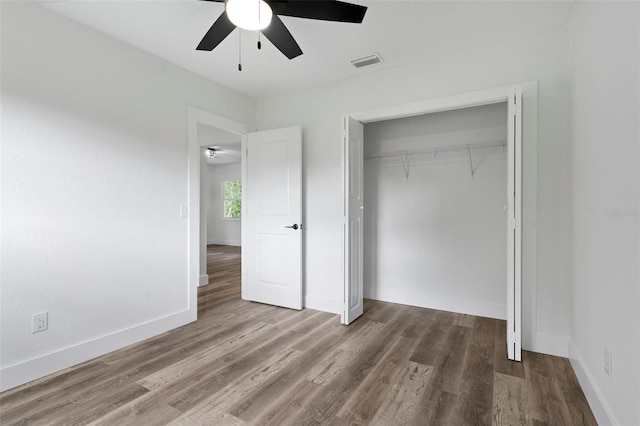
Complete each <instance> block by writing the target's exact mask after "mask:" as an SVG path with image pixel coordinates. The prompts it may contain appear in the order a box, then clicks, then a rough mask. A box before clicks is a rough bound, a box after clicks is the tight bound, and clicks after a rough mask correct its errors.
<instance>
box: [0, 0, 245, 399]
mask: <svg viewBox="0 0 640 426" xmlns="http://www.w3.org/2000/svg"><path fill="white" fill-rule="evenodd" d="M1 23H2V25H1V31H2V34H1V35H2V114H3V115H2V160H1V161H2V163H1V164H2V168H1V169H2V170H1V173H2V198H3V200H2V201H3V206H2V223H1V225H2V242H1V244H2V245H1V249H2V254H1V265H2V287H1V290H0V291H1V309H2V313H1V315H2V316H1V323H0V326H1V329H2V345H1V363H2V377H1V379H2V383H1V386H2V389H6V388H9V387H12V386H15V385H17V384H19V383H23V382H25V381H28V380H31V379H34V378H36V377H39V376H42V375H45V374H47V373H50V372H52V371H56V370H58V369H61V368H63V367H67V366H69V365H73V364H76V363H78V362H81V361H84V360H86V359H89V358H92V357H94V356H96V355H99V354H102V353H105V352H108V351H110V350H113V349H115V348H117V347H121V346H124V345H126V344H129V343H131V342H134V341H138V340H141V339H143V338H146V337H149V336H151V335H154V334H158V333H160V332H164V331H166V330H168V329H170V328H173V327H176V326H178V325H181V324H184V323H186V322H189V321H192V320H194V319H195V316H196V312H195V310H194V309H193V308H194V307H195V303H194V301H193V300H190V291H191V289H190V288H189V285H188V282H187V266H188V265H187V243H188V241H187V240H188V234H187V220H186V219H182V218H180V210H179V208H180V205H181V204H183V203H186V202H187V200H188V194H187V149H188V146H187V106H188V105H194V106H197V107H199V108H202V109H205V110H208V111H211V112H214V113H216V114H220V115H223V116H227V117H229V118H231V119H234V120H237V121H240V122H245V123H248V124H251V123H253V121H254V119H255V101H253V100H252V99H250V98H247V97H245V96H241V95H239V94H237V93H235V92H233V91H231V90H229V89H226V88H224V87H221V86H219V85H216V84H214V83H211V82H209V81H207V80H204V79H202V78H200V77H198V76H195V75H194V74H192V73H189V72H187V71H184V70H182V69H180V68H178V67H176V66H174V65H171V64H169V63H167V62H164V61H162V60H159V59H157V58H155V57H152V56H150V55H148V54H144V53H141V52H140V51H138V50H136V49H134V48H131V47H129V46H127V45H124V44H122V43H120V42H118V41H115V40H113V39H111V38H108V37H106V36H103V35H100V34H99V33H97V32H94V31H92V30H90V29H88V28H86V27H83V26H81V25H78V24H76V23H74V22H72V21H69V20H67V19H65V18H62V17H60V16H58V15H55V14H53V13H51V12H49V11H47V10H45V9H42V8H41V7H39V6H38V5H36V4H34V3H31V2H2V22H1ZM41 311H48V312H49V330H48V331H46V332H43V333H38V334H31V329H30V328H31V315H32V314H33V313H36V312H41Z"/></svg>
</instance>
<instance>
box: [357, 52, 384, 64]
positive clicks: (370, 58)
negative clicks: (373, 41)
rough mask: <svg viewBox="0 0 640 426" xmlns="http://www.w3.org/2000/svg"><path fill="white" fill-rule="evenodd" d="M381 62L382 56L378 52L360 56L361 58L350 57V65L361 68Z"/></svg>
mask: <svg viewBox="0 0 640 426" xmlns="http://www.w3.org/2000/svg"><path fill="white" fill-rule="evenodd" d="M381 62H383V60H382V56H380V54H379V53H378V52H374V53H372V54H370V55H367V56H362V57H361V58H357V59H352V60H351V65H353V66H354V67H356V68H362V67H366V66H369V65H374V64H379V63H381Z"/></svg>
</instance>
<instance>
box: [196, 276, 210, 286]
mask: <svg viewBox="0 0 640 426" xmlns="http://www.w3.org/2000/svg"><path fill="white" fill-rule="evenodd" d="M207 284H209V275H208V274H204V275H200V280H199V281H198V286H200V287H202V286H203V285H207Z"/></svg>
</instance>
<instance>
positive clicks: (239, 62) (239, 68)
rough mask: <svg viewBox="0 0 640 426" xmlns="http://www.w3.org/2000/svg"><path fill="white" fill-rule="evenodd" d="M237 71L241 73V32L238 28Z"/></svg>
mask: <svg viewBox="0 0 640 426" xmlns="http://www.w3.org/2000/svg"><path fill="white" fill-rule="evenodd" d="M238 71H242V30H241V29H240V28H238Z"/></svg>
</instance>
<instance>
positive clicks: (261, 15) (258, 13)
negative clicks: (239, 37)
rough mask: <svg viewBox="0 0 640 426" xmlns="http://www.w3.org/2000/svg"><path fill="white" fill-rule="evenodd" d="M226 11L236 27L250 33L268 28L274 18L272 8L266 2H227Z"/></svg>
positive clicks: (262, 0) (230, 0)
mask: <svg viewBox="0 0 640 426" xmlns="http://www.w3.org/2000/svg"><path fill="white" fill-rule="evenodd" d="M225 10H226V11H227V16H228V17H229V20H230V21H231V22H232V23H233V24H234V25H235V26H236V27H239V28H242V29H244V30H250V31H259V30H263V29H265V28H267V27H268V26H269V24H270V23H271V17H272V16H273V12H272V11H271V7H269V5H268V4H267V3H266V2H264V0H227V1H226V2H225Z"/></svg>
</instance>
